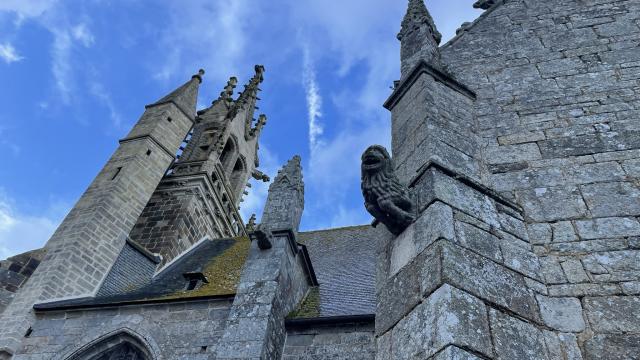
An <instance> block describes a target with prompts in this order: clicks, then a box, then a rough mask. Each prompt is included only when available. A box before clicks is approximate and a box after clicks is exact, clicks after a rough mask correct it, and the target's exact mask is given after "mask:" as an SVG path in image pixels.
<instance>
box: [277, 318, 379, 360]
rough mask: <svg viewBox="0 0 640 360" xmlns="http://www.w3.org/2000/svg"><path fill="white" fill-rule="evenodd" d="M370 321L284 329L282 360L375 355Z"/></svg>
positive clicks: (350, 359) (359, 359)
mask: <svg viewBox="0 0 640 360" xmlns="http://www.w3.org/2000/svg"><path fill="white" fill-rule="evenodd" d="M375 350H376V346H375V337H374V334H373V324H357V323H351V324H350V323H348V322H345V323H344V324H340V325H311V326H304V327H300V328H298V327H296V328H292V329H287V340H286V342H285V345H284V351H283V354H282V360H306V359H335V360H371V359H375Z"/></svg>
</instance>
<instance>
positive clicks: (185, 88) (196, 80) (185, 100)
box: [149, 69, 204, 120]
mask: <svg viewBox="0 0 640 360" xmlns="http://www.w3.org/2000/svg"><path fill="white" fill-rule="evenodd" d="M202 75H204V70H202V69H200V70H199V71H198V73H197V74H195V75H193V76H192V77H191V79H190V80H189V81H187V82H186V83H184V84H183V85H182V86H180V87H179V88H177V89H175V90H174V91H173V92H171V93H169V95H167V96H165V97H163V98H162V99H160V100H158V101H156V102H155V103H153V104H151V105H149V106H155V105H161V104H167V103H173V104H175V105H176V106H177V107H178V108H179V109H180V110H181V111H182V112H183V113H185V115H187V116H188V117H189V118H190V119H192V120H193V119H194V118H195V114H196V103H197V101H198V88H199V86H200V83H202Z"/></svg>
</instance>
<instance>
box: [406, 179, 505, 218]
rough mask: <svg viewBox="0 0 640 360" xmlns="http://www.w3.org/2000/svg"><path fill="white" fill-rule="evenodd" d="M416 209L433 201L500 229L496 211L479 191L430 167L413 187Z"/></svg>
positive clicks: (487, 198) (486, 197)
mask: <svg viewBox="0 0 640 360" xmlns="http://www.w3.org/2000/svg"><path fill="white" fill-rule="evenodd" d="M414 191H415V194H416V198H417V201H416V202H417V204H418V208H419V209H420V208H422V207H424V206H426V205H428V204H431V203H432V202H433V201H435V200H440V201H442V202H443V203H445V204H447V205H449V206H451V207H454V208H456V209H459V210H461V211H463V212H465V213H467V214H469V215H472V216H475V217H477V218H478V219H480V220H482V221H483V222H485V223H487V224H489V225H490V226H494V227H496V228H500V227H501V225H500V221H499V220H498V211H497V209H496V207H495V205H494V203H493V202H492V201H491V199H490V198H489V197H488V196H487V195H485V194H483V193H481V192H480V191H478V190H476V189H474V188H471V187H470V186H467V185H465V184H464V183H462V182H461V181H459V180H458V179H455V178H453V177H451V176H449V175H447V174H445V173H443V172H442V171H441V170H439V169H437V168H435V167H430V168H428V169H427V170H426V171H425V173H424V174H423V175H422V177H421V178H420V179H419V180H418V181H417V183H416V185H415V186H414Z"/></svg>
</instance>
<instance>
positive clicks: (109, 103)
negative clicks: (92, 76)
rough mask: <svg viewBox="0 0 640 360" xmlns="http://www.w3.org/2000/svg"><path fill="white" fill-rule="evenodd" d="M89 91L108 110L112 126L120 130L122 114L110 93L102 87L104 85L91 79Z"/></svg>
mask: <svg viewBox="0 0 640 360" xmlns="http://www.w3.org/2000/svg"><path fill="white" fill-rule="evenodd" d="M89 91H90V92H91V95H93V96H95V97H96V99H98V101H100V102H101V103H102V105H104V106H105V107H106V108H107V109H108V110H109V118H110V119H111V124H112V125H113V127H114V128H116V129H118V130H120V129H121V128H122V126H123V124H122V116H121V115H120V112H119V111H118V109H117V108H116V106H115V104H114V102H113V100H112V99H111V94H110V93H109V92H108V91H107V89H105V88H104V85H102V84H101V83H99V82H97V81H92V82H90V84H89Z"/></svg>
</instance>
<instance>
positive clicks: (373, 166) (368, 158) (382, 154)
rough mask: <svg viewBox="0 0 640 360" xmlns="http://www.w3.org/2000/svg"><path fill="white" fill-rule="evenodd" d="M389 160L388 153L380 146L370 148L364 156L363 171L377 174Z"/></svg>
mask: <svg viewBox="0 0 640 360" xmlns="http://www.w3.org/2000/svg"><path fill="white" fill-rule="evenodd" d="M388 158H389V155H388V154H387V152H386V151H385V150H384V148H382V147H381V146H378V145H373V146H369V148H368V149H367V150H365V152H364V153H363V154H362V171H367V172H376V171H379V170H380V169H381V168H382V167H384V165H385V161H386V160H387V159H388Z"/></svg>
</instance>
